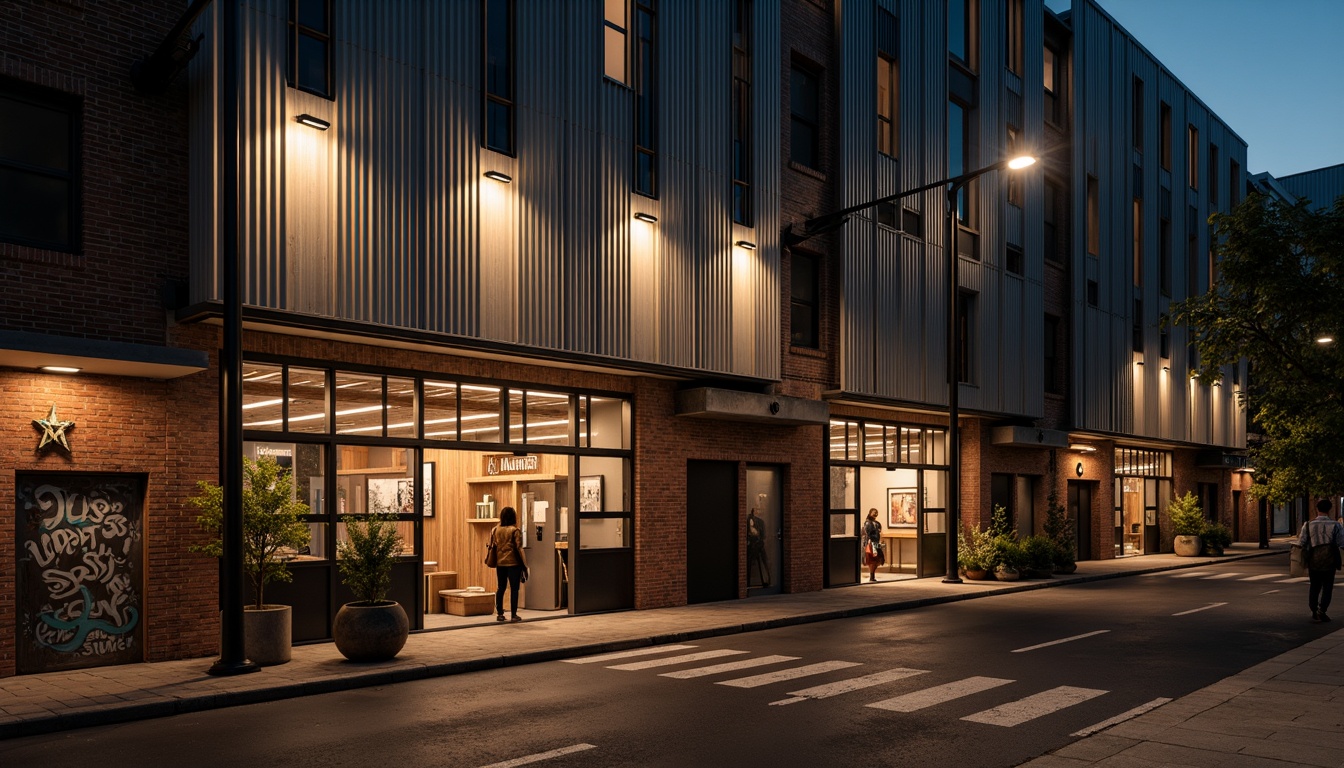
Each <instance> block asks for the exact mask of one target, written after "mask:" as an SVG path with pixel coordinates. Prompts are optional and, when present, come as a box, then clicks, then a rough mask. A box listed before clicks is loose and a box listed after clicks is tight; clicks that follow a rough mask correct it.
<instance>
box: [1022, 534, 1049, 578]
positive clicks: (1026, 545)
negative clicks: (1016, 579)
mask: <svg viewBox="0 0 1344 768" xmlns="http://www.w3.org/2000/svg"><path fill="white" fill-rule="evenodd" d="M1021 547H1022V559H1023V561H1024V564H1025V569H1026V570H1025V572H1024V573H1023V574H1022V575H1023V576H1024V577H1026V578H1029V579H1048V578H1050V576H1051V575H1052V574H1053V573H1054V572H1055V543H1054V542H1053V541H1051V540H1050V539H1048V538H1046V537H1044V536H1036V535H1032V536H1028V537H1026V538H1025V539H1023V540H1022V542H1021Z"/></svg>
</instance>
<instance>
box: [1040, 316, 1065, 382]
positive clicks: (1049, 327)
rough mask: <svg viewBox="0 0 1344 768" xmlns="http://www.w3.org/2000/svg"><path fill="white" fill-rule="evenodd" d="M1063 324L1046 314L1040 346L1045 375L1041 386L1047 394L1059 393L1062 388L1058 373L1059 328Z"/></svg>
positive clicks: (1056, 318)
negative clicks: (1043, 336) (1042, 340)
mask: <svg viewBox="0 0 1344 768" xmlns="http://www.w3.org/2000/svg"><path fill="white" fill-rule="evenodd" d="M1062 326H1063V324H1062V323H1061V322H1060V319H1059V318H1058V317H1056V316H1054V315H1046V316H1045V323H1044V327H1043V329H1042V330H1043V331H1044V334H1045V338H1044V343H1043V347H1042V357H1043V363H1044V365H1045V371H1044V373H1045V376H1044V378H1043V379H1042V382H1041V383H1042V386H1043V388H1044V389H1045V393H1046V394H1048V395H1061V394H1063V393H1064V388H1063V387H1062V386H1061V384H1062V381H1061V380H1062V379H1063V377H1062V376H1060V375H1059V346H1060V345H1059V329H1060V328H1061V327H1062Z"/></svg>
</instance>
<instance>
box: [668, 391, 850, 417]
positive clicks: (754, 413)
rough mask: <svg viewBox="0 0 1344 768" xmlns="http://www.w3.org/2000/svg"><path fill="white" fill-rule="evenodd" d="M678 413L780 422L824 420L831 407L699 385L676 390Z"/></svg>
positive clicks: (802, 399)
mask: <svg viewBox="0 0 1344 768" xmlns="http://www.w3.org/2000/svg"><path fill="white" fill-rule="evenodd" d="M676 413H677V415H678V416H689V417H692V418H702V419H719V420H722V421H751V422H757V423H761V424H779V425H781V426H802V425H806V424H827V423H829V422H830V417H831V407H830V405H829V404H827V403H825V402H823V401H821V400H808V399H806V398H802V397H785V396H783V395H765V394H760V393H758V392H739V391H737V390H734V389H717V388H714V387H700V388H697V389H687V390H683V391H681V392H678V393H677V411H676Z"/></svg>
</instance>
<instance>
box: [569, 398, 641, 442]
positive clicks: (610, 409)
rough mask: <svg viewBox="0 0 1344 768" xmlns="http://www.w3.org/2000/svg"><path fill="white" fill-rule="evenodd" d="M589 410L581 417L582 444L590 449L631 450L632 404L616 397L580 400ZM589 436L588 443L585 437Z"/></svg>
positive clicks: (580, 433) (580, 435) (580, 437)
mask: <svg viewBox="0 0 1344 768" xmlns="http://www.w3.org/2000/svg"><path fill="white" fill-rule="evenodd" d="M579 399H580V401H581V402H583V403H584V404H585V405H586V406H587V408H586V409H585V410H586V413H583V412H581V413H580V415H579V439H580V444H586V445H587V446H588V447H590V448H619V449H623V450H624V449H629V448H630V404H629V403H628V402H626V401H625V400H618V399H616V398H614V397H583V398H579ZM585 434H587V436H588V437H587V443H583V442H582V441H583V436H584V435H585Z"/></svg>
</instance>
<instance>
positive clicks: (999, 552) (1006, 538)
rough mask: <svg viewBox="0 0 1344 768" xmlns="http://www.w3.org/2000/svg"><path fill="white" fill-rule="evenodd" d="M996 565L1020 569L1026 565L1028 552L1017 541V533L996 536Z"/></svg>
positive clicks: (1015, 569)
mask: <svg viewBox="0 0 1344 768" xmlns="http://www.w3.org/2000/svg"><path fill="white" fill-rule="evenodd" d="M994 565H995V567H996V568H997V567H999V566H1002V567H1004V568H1011V569H1013V570H1014V571H1020V570H1022V569H1023V568H1025V567H1026V553H1025V552H1023V551H1022V545H1021V544H1019V543H1018V542H1017V536H1016V535H1015V534H1007V533H1003V534H999V535H998V536H995V537H994Z"/></svg>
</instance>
